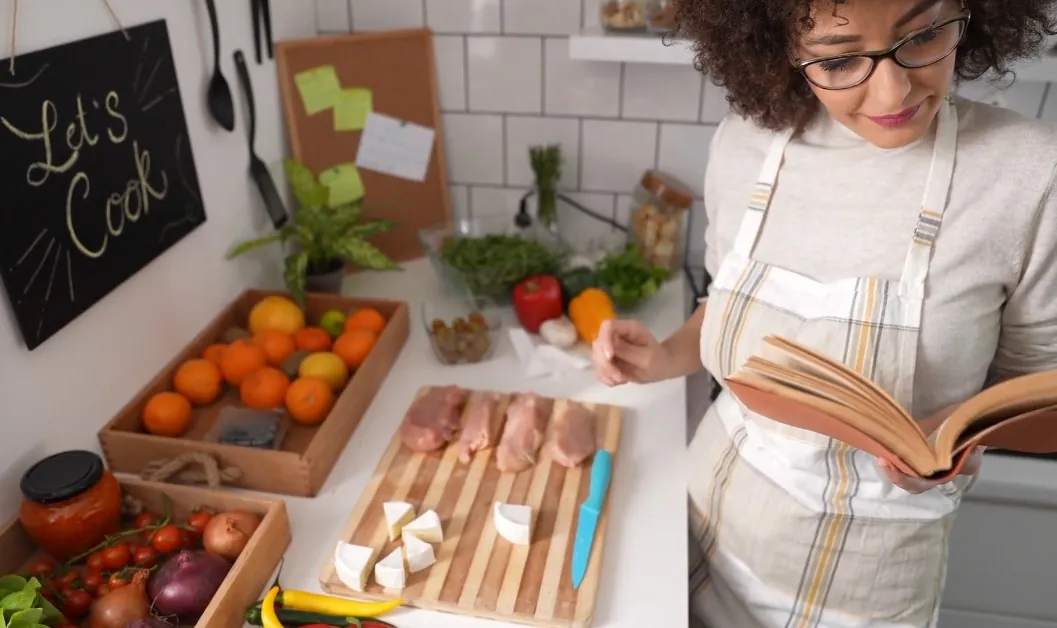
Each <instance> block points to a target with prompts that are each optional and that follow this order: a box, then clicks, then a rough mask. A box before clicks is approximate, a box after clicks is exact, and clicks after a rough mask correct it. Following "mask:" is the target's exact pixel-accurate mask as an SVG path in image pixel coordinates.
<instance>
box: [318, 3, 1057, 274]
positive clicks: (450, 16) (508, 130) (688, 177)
mask: <svg viewBox="0 0 1057 628" xmlns="http://www.w3.org/2000/svg"><path fill="white" fill-rule="evenodd" d="M598 5H599V0H315V10H316V20H317V25H318V30H319V32H320V33H325V34H331V33H343V32H349V31H367V30H379V29H394V28H407V27H419V26H423V25H426V26H429V27H430V28H432V29H433V31H434V33H435V43H434V47H435V51H436V58H437V75H438V82H439V91H440V106H441V109H442V111H443V113H444V116H443V123H444V138H445V142H446V154H447V160H448V176H449V178H450V180H451V183H452V186H451V195H452V206H453V211H454V212H455V216H456V217H458V218H470V217H472V216H489V215H511V216H512V215H513V213H514V212H516V211H517V209H518V203H519V201H520V199H521V197H522V196H523V195H524V194H525V192H526V190H527V189H528V188H529V186H530V185H531V183H532V172H531V169H530V168H529V160H528V150H529V147H530V146H532V145H536V144H545V143H560V144H561V145H562V149H563V153H564V156H565V159H566V166H565V170H564V174H563V177H562V182H561V183H562V187H563V188H564V190H565V191H566V192H567V193H568V194H569V195H570V197H572V198H573V199H574V200H576V201H578V202H581V203H583V204H584V205H586V206H587V207H589V208H591V209H593V210H594V211H596V212H598V213H601V214H603V215H606V216H613V217H614V219H615V220H617V221H618V222H623V223H626V222H627V219H628V216H629V208H630V205H631V197H630V193H631V190H632V189H633V187H634V186H635V183H636V182H637V180H638V178H639V176H640V175H641V173H642V172H643V171H644V170H646V169H647V168H653V167H660V168H662V169H664V170H666V171H669V172H671V173H672V174H673V175H675V176H677V177H679V178H681V179H683V180H684V181H685V182H686V183H687V185H689V186H690V187H692V188H693V190H694V193H695V196H696V197H697V199H698V200H697V201H696V202H695V203H694V207H693V210H692V211H691V212H690V215H689V216H688V217H687V229H688V231H689V232H690V241H691V247H692V249H693V252H692V253H691V254H692V256H694V257H699V256H700V255H701V251H702V250H703V247H704V235H703V234H704V229H705V212H704V205H703V203H702V201H701V196H702V185H703V174H704V169H705V165H706V163H707V159H708V148H709V141H710V140H711V138H712V135H713V133H714V132H715V127H716V124H717V123H718V122H719V121H720V120H721V119H722V117H723V116H724V115H725V114H726V112H727V103H726V100H725V95H724V92H723V90H722V89H721V88H717V87H716V86H715V85H713V84H712V83H711V81H709V80H708V79H707V78H705V77H702V76H701V75H700V74H698V73H697V72H695V71H694V70H693V69H691V68H689V67H680V66H668V65H655V64H624V63H605V62H593V61H579V60H573V59H570V58H569V50H568V48H569V40H568V35H569V34H570V33H575V32H577V31H579V30H580V29H582V28H590V27H593V26H597V25H598ZM959 91H960V92H961V93H963V94H965V95H966V96H968V97H970V98H975V99H979V100H983V101H987V102H994V103H996V104H999V105H1001V106H1005V107H1009V108H1011V109H1014V110H1016V111H1019V112H1021V113H1023V114H1025V115H1029V116H1033V117H1035V116H1037V117H1041V118H1044V119H1047V120H1050V121H1052V122H1054V123H1057V88H1054V86H1053V85H1052V84H1045V83H1027V82H1017V83H1015V84H1014V85H1012V86H1011V87H1009V88H1007V89H1004V90H1000V91H998V90H995V89H994V88H992V87H990V86H988V85H985V84H969V85H963V86H961V87H960V88H959ZM569 213H570V214H575V215H569V216H567V215H565V214H564V213H563V214H561V215H560V219H561V220H562V223H563V225H566V228H565V229H563V232H567V233H568V234H569V235H570V236H571V237H572V238H573V239H575V240H580V241H584V242H590V241H596V240H598V239H599V238H605V237H609V236H611V234H612V230H611V229H610V228H609V227H608V226H605V225H602V224H600V223H598V222H597V221H593V220H592V219H590V217H587V216H583V215H582V214H576V213H575V212H569ZM607 232H608V233H607Z"/></svg>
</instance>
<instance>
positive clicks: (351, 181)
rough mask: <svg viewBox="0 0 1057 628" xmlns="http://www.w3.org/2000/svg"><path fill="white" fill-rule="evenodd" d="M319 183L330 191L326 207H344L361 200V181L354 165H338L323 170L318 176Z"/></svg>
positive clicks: (362, 190) (358, 170)
mask: <svg viewBox="0 0 1057 628" xmlns="http://www.w3.org/2000/svg"><path fill="white" fill-rule="evenodd" d="M319 182H320V183H322V184H323V185H324V186H326V187H327V189H329V190H330V197H329V199H328V202H327V206H328V207H332V208H333V207H337V206H339V205H346V204H348V203H352V202H355V201H358V200H360V199H361V198H363V195H364V189H363V179H361V178H360V169H359V168H357V167H356V164H339V165H337V166H334V167H333V168H328V169H327V170H324V171H323V173H322V174H320V175H319Z"/></svg>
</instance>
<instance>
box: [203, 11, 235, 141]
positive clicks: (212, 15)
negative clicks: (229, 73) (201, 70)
mask: <svg viewBox="0 0 1057 628" xmlns="http://www.w3.org/2000/svg"><path fill="white" fill-rule="evenodd" d="M206 9H208V10H209V26H210V27H211V28H212V30H213V78H211V79H210V80H209V90H208V91H207V92H206V103H207V104H208V105H209V113H211V114H213V119H214V120H216V121H217V124H219V125H220V126H221V128H223V129H224V130H226V131H234V130H235V103H234V100H233V99H232V97H231V87H229V86H228V82H227V81H226V80H225V79H224V75H223V74H221V72H220V25H219V24H218V23H217V7H216V5H215V4H214V3H213V0H206Z"/></svg>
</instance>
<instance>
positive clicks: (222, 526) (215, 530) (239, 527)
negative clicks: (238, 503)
mask: <svg viewBox="0 0 1057 628" xmlns="http://www.w3.org/2000/svg"><path fill="white" fill-rule="evenodd" d="M259 525H261V518H260V517H258V516H257V515H255V514H253V513H252V512H246V511H245V510H232V511H230V512H222V513H220V514H218V515H216V516H215V517H213V518H212V519H210V520H209V523H208V524H207V525H206V529H205V531H204V532H203V533H202V546H203V547H204V548H205V550H206V551H207V552H209V553H210V554H216V555H217V556H223V557H224V558H227V559H228V560H232V561H233V560H235V559H237V558H238V557H239V554H241V553H242V550H244V549H246V544H247V543H249V542H250V537H252V536H253V533H254V532H255V531H256V530H257V526H259Z"/></svg>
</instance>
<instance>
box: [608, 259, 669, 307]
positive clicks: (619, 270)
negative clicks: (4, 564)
mask: <svg viewBox="0 0 1057 628" xmlns="http://www.w3.org/2000/svg"><path fill="white" fill-rule="evenodd" d="M595 274H596V276H597V278H598V282H599V283H600V284H601V285H602V287H603V288H605V290H606V292H608V293H609V296H610V298H612V299H613V303H614V304H616V306H617V307H620V308H623V309H632V308H634V307H636V306H638V305H639V304H641V303H642V302H643V301H645V300H646V299H648V298H649V297H651V296H653V295H654V294H656V292H657V290H659V289H660V287H661V286H662V285H664V282H666V281H668V280H669V279H671V278H672V272H671V271H670V270H668V269H666V268H655V267H653V266H651V265H650V264H649V263H648V262H647V261H646V260H645V259H644V258H643V257H642V253H641V252H640V251H639V249H638V247H637V246H635V245H634V244H628V245H627V246H625V247H624V248H623V249H622V250H620V251H616V252H613V253H609V254H608V255H606V256H605V257H603V258H602V259H601V261H599V263H598V267H597V268H596V269H595Z"/></svg>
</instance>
